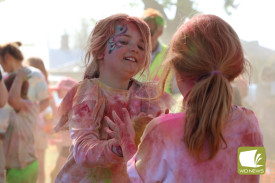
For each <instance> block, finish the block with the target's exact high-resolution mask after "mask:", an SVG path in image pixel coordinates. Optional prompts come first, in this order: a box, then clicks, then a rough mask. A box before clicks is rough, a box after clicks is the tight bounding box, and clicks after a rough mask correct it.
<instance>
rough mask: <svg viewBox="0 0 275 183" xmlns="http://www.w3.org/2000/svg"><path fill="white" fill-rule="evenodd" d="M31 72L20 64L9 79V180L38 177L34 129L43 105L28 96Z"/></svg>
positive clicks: (30, 182) (11, 182)
mask: <svg viewBox="0 0 275 183" xmlns="http://www.w3.org/2000/svg"><path fill="white" fill-rule="evenodd" d="M29 74H30V70H29V69H27V68H19V69H18V70H17V72H16V73H10V74H9V76H8V78H7V79H6V80H5V84H6V87H7V89H8V91H9V97H8V103H9V105H10V106H11V107H12V109H13V111H12V113H11V115H10V119H9V126H8V129H7V131H6V133H5V139H4V150H5V158H6V169H7V175H6V182H7V183H26V182H27V183H36V181H37V176H38V162H37V158H36V156H35V141H34V132H35V128H36V125H37V117H38V114H39V105H38V103H37V102H35V101H32V100H29V99H28V96H27V93H28V87H29V85H28V81H27V79H28V75H29Z"/></svg>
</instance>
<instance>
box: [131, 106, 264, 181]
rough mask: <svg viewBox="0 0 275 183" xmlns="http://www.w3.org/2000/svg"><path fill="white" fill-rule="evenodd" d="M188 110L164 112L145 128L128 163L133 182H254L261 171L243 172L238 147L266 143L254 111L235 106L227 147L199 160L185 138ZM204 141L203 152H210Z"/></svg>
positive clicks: (226, 136) (225, 133)
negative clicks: (239, 167) (211, 157)
mask: <svg viewBox="0 0 275 183" xmlns="http://www.w3.org/2000/svg"><path fill="white" fill-rule="evenodd" d="M183 133H184V113H177V114H168V115H162V116H160V117H158V118H155V119H154V120H153V121H151V122H150V123H149V124H148V125H147V126H146V129H145V131H144V135H143V136H142V138H141V143H140V145H139V147H138V151H137V153H136V154H135V155H134V156H133V157H132V159H130V160H129V161H128V163H127V172H128V175H129V177H130V180H131V182H132V183H142V182H144V183H153V182H154V183H156V182H162V183H171V182H173V183H182V182H187V183H189V182H195V183H201V182H213V183H221V182H223V183H231V182H234V183H235V182H240V183H243V182H245V183H253V182H259V175H239V174H238V170H237V166H238V159H237V155H238V147H240V146H263V136H262V133H261V131H260V128H259V124H258V120H257V118H256V117H255V115H254V113H253V112H252V111H251V110H249V109H246V108H241V107H237V106H234V107H233V108H232V111H231V117H230V120H228V122H227V123H226V124H225V127H224V129H223V131H222V134H223V137H224V139H225V141H226V143H227V147H225V144H224V143H223V146H222V147H221V148H220V149H219V151H218V153H217V154H216V156H215V157H214V158H213V159H211V160H205V161H201V162H199V161H197V160H196V158H195V157H194V156H192V155H191V154H190V152H189V151H188V149H187V147H186V146H185V144H184V142H183ZM209 151H210V150H209V147H208V146H207V145H204V149H203V155H205V157H207V156H208V155H209Z"/></svg>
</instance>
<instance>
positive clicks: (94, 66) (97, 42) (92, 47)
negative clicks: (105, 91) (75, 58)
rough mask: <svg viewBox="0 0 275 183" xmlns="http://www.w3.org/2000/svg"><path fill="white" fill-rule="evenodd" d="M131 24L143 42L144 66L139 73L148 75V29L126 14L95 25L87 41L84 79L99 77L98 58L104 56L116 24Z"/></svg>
mask: <svg viewBox="0 0 275 183" xmlns="http://www.w3.org/2000/svg"><path fill="white" fill-rule="evenodd" d="M119 23H122V24H124V23H125V24H127V23H133V24H135V25H136V26H137V28H138V30H139V31H140V34H141V38H142V40H143V41H144V53H145V57H144V59H145V64H144V66H143V70H142V71H141V73H144V74H147V75H148V73H149V66H150V61H151V40H150V39H151V37H150V31H149V27H148V25H147V24H146V22H144V21H143V20H142V19H140V18H138V17H133V16H129V15H127V14H115V15H111V16H109V17H107V18H104V19H102V20H100V21H99V22H97V23H96V25H95V27H94V29H93V31H92V32H91V34H90V36H89V40H88V46H87V53H86V55H85V62H86V65H87V68H86V71H85V74H84V79H86V78H88V79H91V78H95V77H98V76H99V62H100V60H101V59H100V57H102V55H103V54H104V51H105V48H106V46H107V42H108V40H109V39H110V38H111V37H112V36H113V35H114V34H115V32H116V26H117V24H119Z"/></svg>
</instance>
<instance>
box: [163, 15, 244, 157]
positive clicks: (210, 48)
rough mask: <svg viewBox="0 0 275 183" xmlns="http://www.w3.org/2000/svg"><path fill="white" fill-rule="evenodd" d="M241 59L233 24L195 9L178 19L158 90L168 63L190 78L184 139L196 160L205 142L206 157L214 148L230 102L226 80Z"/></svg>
mask: <svg viewBox="0 0 275 183" xmlns="http://www.w3.org/2000/svg"><path fill="white" fill-rule="evenodd" d="M245 65H246V60H245V58H244V54H243V50H242V47H241V43H240V40H239V38H238V36H237V34H236V32H235V31H234V30H233V28H232V27H231V26H230V25H229V24H228V23H226V22H225V21H224V20H222V19H221V18H219V17H217V16H215V15H198V16H196V17H193V18H192V19H190V20H189V21H188V22H186V23H185V24H183V25H182V26H181V27H180V28H179V29H178V31H177V32H176V33H175V35H174V36H173V39H172V42H171V45H170V47H169V51H168V55H167V58H166V60H165V67H164V68H166V71H165V74H163V77H162V78H161V82H160V92H161V93H163V90H164V85H165V80H166V78H167V75H168V73H169V71H170V69H174V70H175V72H177V73H178V74H179V75H180V76H181V77H182V78H183V79H184V78H187V79H191V80H193V81H195V84H194V86H193V87H192V89H191V90H190V91H189V92H188V94H187V97H186V96H185V100H184V106H185V107H186V113H185V128H184V137H183V140H184V143H185V144H186V146H187V148H188V149H189V151H190V152H191V153H192V154H194V155H195V157H196V158H197V159H198V160H200V159H201V158H200V157H201V152H202V151H203V146H204V143H207V144H208V145H209V147H210V154H209V157H207V158H208V159H212V158H213V157H214V156H215V155H216V153H217V152H218V150H219V148H220V146H221V144H222V141H223V142H224V143H225V145H226V142H225V140H224V138H223V135H222V129H223V126H224V124H225V122H226V120H227V119H228V117H229V113H230V110H231V105H232V88H231V85H230V82H231V81H233V80H234V79H235V78H236V77H237V76H238V75H239V74H241V73H242V72H244V70H245Z"/></svg>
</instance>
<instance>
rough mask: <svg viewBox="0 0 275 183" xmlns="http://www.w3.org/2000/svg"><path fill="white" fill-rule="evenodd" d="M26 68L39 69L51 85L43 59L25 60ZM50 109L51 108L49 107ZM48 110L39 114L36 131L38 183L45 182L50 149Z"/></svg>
mask: <svg viewBox="0 0 275 183" xmlns="http://www.w3.org/2000/svg"><path fill="white" fill-rule="evenodd" d="M23 64H24V65H25V66H26V67H34V68H36V69H39V70H40V71H41V73H42V74H43V76H44V78H43V79H44V82H46V83H47V85H48V84H49V82H48V73H47V71H46V68H45V65H44V62H43V60H42V59H41V58H38V57H30V58H28V59H26V60H25V62H24V63H23ZM48 108H49V107H48ZM48 108H46V109H44V110H43V111H41V112H40V113H39V116H38V121H37V128H36V131H35V153H36V157H37V160H38V166H39V173H38V181H37V183H44V182H45V152H46V149H47V148H48V135H49V134H48V133H50V131H51V130H50V129H49V130H48V128H47V127H48V126H50V127H52V124H51V120H47V119H46V118H47V115H48V110H47V109H48Z"/></svg>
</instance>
